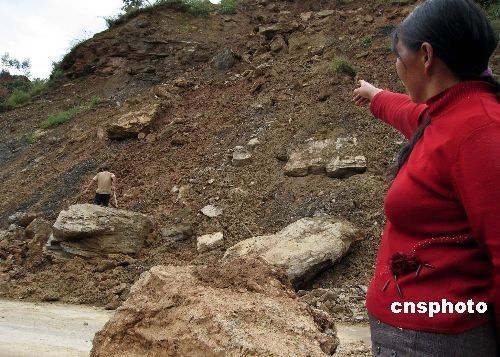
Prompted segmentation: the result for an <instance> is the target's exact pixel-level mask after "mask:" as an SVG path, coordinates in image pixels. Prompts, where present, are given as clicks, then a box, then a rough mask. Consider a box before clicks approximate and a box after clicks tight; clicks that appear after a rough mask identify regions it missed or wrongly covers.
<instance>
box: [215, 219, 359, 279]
mask: <svg viewBox="0 0 500 357" xmlns="http://www.w3.org/2000/svg"><path fill="white" fill-rule="evenodd" d="M360 238H361V236H360V234H359V232H358V230H357V229H356V228H354V227H353V226H352V224H350V223H349V222H346V221H340V220H336V219H335V218H332V217H328V216H327V217H316V218H302V219H300V220H298V221H296V222H294V223H292V224H290V225H289V226H287V227H285V228H284V229H282V230H281V231H279V232H277V233H276V234H271V235H264V236H257V237H253V238H249V239H246V240H244V241H241V242H239V243H238V244H236V245H234V246H233V247H231V248H229V249H228V250H227V251H226V253H225V254H224V257H223V260H224V261H229V260H232V259H235V258H239V257H260V258H263V259H264V260H265V261H266V262H268V263H270V264H273V265H277V266H280V267H282V268H284V269H285V270H286V272H287V274H288V277H289V278H290V280H291V281H292V283H293V284H294V285H295V286H296V287H299V286H301V285H303V284H304V283H307V282H308V281H309V280H311V279H312V278H313V277H314V276H315V275H316V274H318V273H319V272H320V271H322V270H324V269H325V268H328V267H330V266H332V265H333V264H335V263H336V262H337V261H338V260H339V259H340V258H342V257H343V256H344V255H345V254H346V253H347V251H348V249H349V247H350V246H351V243H352V242H354V241H356V240H358V239H360Z"/></svg>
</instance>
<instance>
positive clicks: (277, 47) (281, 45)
mask: <svg viewBox="0 0 500 357" xmlns="http://www.w3.org/2000/svg"><path fill="white" fill-rule="evenodd" d="M286 47H287V45H286V42H285V39H284V38H283V36H281V35H277V36H275V37H274V38H273V40H272V42H271V45H270V48H271V52H274V53H276V52H280V51H282V50H284V49H286Z"/></svg>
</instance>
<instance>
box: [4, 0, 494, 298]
mask: <svg viewBox="0 0 500 357" xmlns="http://www.w3.org/2000/svg"><path fill="white" fill-rule="evenodd" d="M411 7H412V5H411V4H404V3H402V5H392V4H388V3H387V2H384V1H370V2H366V1H359V0H354V1H345V2H344V1H307V2H302V1H295V2H293V1H287V2H285V1H262V0H261V1H250V0H248V1H243V2H242V4H241V5H240V7H239V9H238V12H237V13H236V14H235V15H225V16H221V15H219V14H216V13H213V14H211V15H210V16H208V17H207V18H195V17H192V16H191V15H189V14H185V13H178V12H176V11H175V10H172V9H169V8H168V7H161V8H158V9H156V10H155V11H151V12H145V13H142V14H140V15H139V16H137V17H134V18H132V19H131V20H130V21H128V22H126V23H124V24H122V25H118V26H116V27H114V28H112V29H110V30H108V31H105V32H102V33H100V34H97V35H95V36H94V38H93V39H91V40H89V41H87V42H85V43H84V44H82V45H80V46H79V47H78V48H77V49H76V50H75V51H74V53H73V54H72V55H70V56H68V58H67V59H66V60H65V62H64V63H63V68H64V69H65V70H66V72H67V74H68V76H69V77H70V78H68V79H66V80H64V81H63V82H62V83H61V84H60V86H58V87H57V88H55V89H53V90H51V91H49V92H47V93H45V94H43V95H40V96H39V97H37V98H35V100H34V101H33V102H32V103H30V104H28V105H26V106H24V107H22V108H19V109H16V110H13V111H10V112H6V113H2V114H0V179H1V181H2V185H0V196H1V197H2V200H1V201H0V221H1V222H2V223H3V224H6V219H7V217H8V216H9V215H10V214H12V213H13V212H16V211H19V210H31V211H40V212H42V213H43V215H44V216H45V217H47V218H48V219H50V220H54V219H55V218H56V216H57V214H58V212H59V211H60V210H61V209H63V208H65V207H68V206H69V205H70V204H74V203H78V202H80V203H81V202H87V201H89V199H90V196H80V194H81V191H82V188H83V187H84V186H85V185H86V183H87V182H88V181H89V180H90V179H91V178H92V177H93V175H94V174H95V171H96V168H97V166H98V165H99V164H100V163H102V162H103V161H107V162H110V163H111V165H112V171H114V172H115V173H116V175H117V177H118V191H119V192H118V193H119V194H118V197H119V203H120V208H124V209H130V210H134V211H139V212H142V213H146V214H149V215H151V216H152V217H153V218H154V219H155V221H156V224H157V226H158V232H159V230H160V229H161V228H162V227H168V226H170V225H172V224H176V223H186V224H189V225H191V226H192V227H193V230H194V232H195V235H200V234H205V233H212V232H215V231H222V232H224V236H225V237H226V238H227V239H226V242H225V248H228V247H229V246H231V245H233V244H234V243H236V242H238V241H241V240H242V239H245V238H248V237H249V236H250V235H251V234H253V235H260V234H268V233H273V232H276V231H278V230H280V229H281V228H283V227H284V226H286V225H287V224H289V223H291V222H293V221H295V220H297V219H299V218H302V217H304V216H313V215H318V214H331V215H337V216H340V217H342V218H346V219H348V220H350V221H352V222H353V223H355V224H356V225H358V226H359V227H360V228H362V229H364V230H365V232H366V239H365V240H364V241H362V242H361V243H359V244H357V245H356V246H355V247H354V249H353V250H352V253H350V255H349V256H347V257H346V258H345V259H344V260H343V262H342V263H341V264H340V265H339V266H337V267H336V268H335V269H332V270H330V271H326V272H325V273H324V274H323V275H322V276H321V277H319V278H318V280H317V282H316V283H315V284H314V286H315V287H326V288H327V287H343V288H351V287H356V286H358V285H366V284H367V283H368V281H369V277H370V275H371V271H372V264H373V261H374V256H375V251H376V247H377V245H378V239H379V236H380V232H381V227H382V226H383V223H384V216H383V211H382V202H383V196H384V192H385V190H386V187H387V181H386V179H385V173H386V171H387V169H388V167H389V166H390V164H391V162H392V160H393V157H394V155H395V153H396V152H397V150H398V148H399V147H400V145H401V143H402V138H401V137H400V136H399V135H398V134H397V133H395V132H394V131H393V130H392V129H390V128H388V127H387V126H385V125H384V124H382V123H380V122H378V121H377V120H375V119H374V118H372V117H371V116H370V115H369V114H368V112H367V111H366V110H364V109H360V108H356V107H355V106H353V105H352V103H351V93H352V90H353V89H354V88H355V85H356V81H355V79H356V78H352V77H350V76H349V75H344V74H336V73H333V72H332V71H331V70H330V68H329V67H330V64H331V63H332V61H333V60H334V59H335V58H336V57H338V56H342V57H344V58H346V59H347V60H348V61H349V62H350V63H351V64H353V65H354V66H355V67H356V68H357V69H358V77H359V78H364V79H367V80H369V81H372V82H374V83H375V84H377V85H379V86H382V87H388V88H391V89H396V90H402V87H401V84H400V83H399V82H398V81H397V78H396V74H395V70H394V64H393V63H394V58H393V56H392V55H391V53H390V50H389V45H388V43H389V40H388V37H387V35H388V34H389V33H390V31H391V28H392V27H391V26H393V25H396V24H397V23H398V22H400V21H401V20H402V19H403V18H404V17H405V16H406V15H407V14H408V13H409V11H410V9H411ZM322 10H333V11H332V12H331V13H329V12H321V11H322ZM308 11H312V12H313V14H312V15H311V17H310V18H309V19H306V17H307V16H302V17H301V14H303V13H305V12H308ZM267 26H279V27H280V29H279V30H278V34H280V35H281V36H282V39H283V41H282V42H281V46H283V47H284V48H283V49H281V50H280V49H279V46H280V43H278V42H277V41H278V40H277V39H276V38H275V41H272V39H271V38H270V37H268V38H266V35H263V34H260V33H259V27H261V28H262V27H267ZM225 48H228V49H231V50H232V51H233V52H234V53H235V54H236V58H237V61H236V64H235V65H234V66H233V67H232V68H230V69H228V70H218V69H217V68H215V62H214V60H213V58H214V57H215V56H216V55H217V54H218V53H220V52H221V51H222V50H223V49H225ZM495 61H496V62H495V63H498V57H497V58H496V59H495ZM495 63H494V64H495ZM165 93H166V94H165ZM92 96H99V97H100V98H101V100H102V101H101V103H100V104H99V105H98V106H97V107H96V108H94V109H93V110H91V111H87V112H84V113H82V114H79V115H77V116H76V117H75V118H74V119H73V120H71V121H70V122H67V123H65V124H63V125H61V126H59V127H57V128H55V129H50V130H48V131H46V132H45V133H44V135H43V136H41V137H40V138H39V139H38V140H37V141H36V142H33V140H30V138H31V139H32V138H33V135H32V134H33V133H34V132H35V130H36V129H37V128H38V127H39V125H40V122H41V121H42V120H43V119H45V118H46V117H47V115H49V114H51V113H55V112H58V111H59V110H62V109H67V108H69V107H71V106H73V105H77V104H80V103H83V102H86V101H88V100H89V99H90V98H91V97H92ZM124 103H126V104H127V105H141V103H161V104H163V105H164V106H165V108H166V109H165V111H164V112H163V114H162V115H161V117H160V118H158V119H157V120H156V121H155V122H154V124H153V125H152V127H151V128H150V129H149V130H148V131H147V132H146V133H145V134H149V135H148V136H147V137H146V139H142V140H138V139H129V140H124V141H111V140H106V139H102V136H101V137H100V136H99V135H98V134H99V133H102V132H103V129H105V128H106V127H107V126H108V125H110V124H111V123H112V122H113V121H114V120H116V118H117V113H119V112H120V111H121V110H123V108H124ZM337 136H355V137H356V138H357V139H358V146H359V148H360V150H361V152H362V153H363V154H364V155H365V156H366V157H367V162H368V170H367V172H366V173H364V174H362V175H356V176H352V177H350V178H348V179H345V180H336V179H332V178H329V177H326V176H322V175H311V176H307V177H299V178H297V177H287V176H285V175H284V173H283V166H284V162H283V161H282V160H283V158H284V157H286V155H287V153H289V152H290V151H291V150H293V149H294V148H296V147H298V146H299V145H301V144H302V143H304V142H305V141H306V140H308V139H311V138H312V139H325V138H332V137H337ZM253 137H257V138H258V139H259V141H260V142H261V144H260V145H259V146H258V147H257V148H255V149H254V151H253V160H252V162H251V163H250V164H249V165H247V166H243V167H234V166H232V165H231V154H232V149H233V148H234V147H235V146H237V145H245V144H246V143H247V142H248V141H249V140H250V139H251V138H253ZM209 180H210V181H209ZM211 180H214V181H213V182H212V181H211ZM209 182H211V183H209ZM175 186H176V187H177V188H182V191H183V192H184V194H183V196H182V197H179V194H178V193H176V192H175V189H174V190H173V188H174V187H175ZM172 190H173V191H174V192H172ZM211 203H213V204H217V205H218V206H220V207H222V208H223V210H224V214H223V215H222V216H220V217H217V218H212V219H210V218H208V217H205V216H204V215H202V214H201V213H200V212H199V210H200V209H201V208H202V207H203V206H205V205H207V204H211ZM18 245H19V247H17V248H16V249H14V250H13V249H11V248H8V247H7V248H6V247H2V249H4V250H5V251H8V252H9V249H11V251H12V252H11V253H9V254H12V256H13V258H12V259H11V264H10V265H9V266H8V267H7V268H5V267H4V268H3V269H2V270H3V272H1V273H0V274H1V275H0V296H5V297H13V298H25V299H33V300H39V299H44V300H62V301H67V302H76V303H89V304H100V305H104V304H107V303H110V302H113V301H116V300H117V299H118V300H123V299H124V297H126V295H127V292H128V287H129V286H130V284H131V283H132V282H133V281H135V280H136V279H137V278H138V276H139V274H140V273H141V272H143V271H145V270H147V269H148V268H149V267H150V266H153V265H156V264H160V263H165V264H171V263H174V264H188V263H189V264H202V263H204V264H211V263H213V262H216V261H217V259H219V258H220V257H221V256H222V254H223V251H224V250H223V249H221V250H217V251H213V252H208V253H204V254H199V255H198V254H196V252H195V242H194V241H193V240H191V241H187V242H182V243H168V242H166V241H165V240H162V239H161V238H160V237H159V236H158V237H157V238H154V239H151V241H149V242H148V245H147V247H146V249H145V250H144V252H143V253H142V255H141V256H139V257H136V258H137V259H136V260H133V261H132V262H130V261H126V262H125V263H124V262H123V261H122V262H120V261H119V259H118V261H117V264H116V265H115V266H116V267H115V268H113V269H108V270H106V269H104V271H102V270H103V269H100V268H99V263H100V262H99V261H84V260H82V259H74V260H72V261H68V262H48V261H46V262H45V263H44V264H42V265H40V266H39V268H38V269H34V268H31V269H27V268H26V262H27V261H28V260H29V259H30V258H29V256H28V257H26V256H23V254H20V253H19V252H20V251H22V249H23V247H22V243H19V244H18ZM16 252H17V253H16ZM13 272H14V273H13Z"/></svg>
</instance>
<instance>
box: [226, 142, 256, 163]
mask: <svg viewBox="0 0 500 357" xmlns="http://www.w3.org/2000/svg"><path fill="white" fill-rule="evenodd" d="M251 160H252V154H250V152H248V151H247V150H246V149H245V148H244V147H243V146H236V147H235V148H234V152H233V160H232V161H231V163H232V164H233V166H243V165H246V164H248V163H249V162H251Z"/></svg>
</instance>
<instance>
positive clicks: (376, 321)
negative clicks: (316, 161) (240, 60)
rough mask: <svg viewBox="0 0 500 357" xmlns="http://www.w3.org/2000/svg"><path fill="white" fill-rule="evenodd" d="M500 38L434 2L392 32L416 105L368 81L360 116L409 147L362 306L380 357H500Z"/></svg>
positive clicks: (474, 10)
mask: <svg viewBox="0 0 500 357" xmlns="http://www.w3.org/2000/svg"><path fill="white" fill-rule="evenodd" d="M496 45H497V36H496V34H495V32H494V31H493V30H492V28H491V26H490V24H489V22H488V20H487V19H486V16H485V15H484V12H483V11H482V10H481V9H480V8H479V6H477V5H476V4H475V3H474V2H473V1H472V0H428V1H426V2H424V3H423V4H421V5H420V6H418V7H417V8H416V9H415V10H414V11H413V12H412V13H411V14H410V15H409V16H408V18H406V19H405V20H404V21H403V23H402V24H401V25H400V26H399V27H398V28H397V29H396V31H395V34H394V38H393V49H394V52H395V54H396V56H397V60H396V71H397V73H398V75H399V77H400V79H401V80H402V81H403V83H404V85H405V87H406V89H407V92H408V94H409V95H403V94H397V93H392V92H389V91H385V90H382V89H379V88H376V87H374V86H372V85H371V84H369V83H368V82H365V81H360V87H359V88H357V89H356V90H355V91H354V101H355V103H356V104H357V105H365V104H368V103H370V109H371V111H372V113H373V114H374V115H375V116H376V117H378V118H380V119H381V120H383V121H385V122H386V123H388V124H390V125H392V126H393V127H395V128H396V129H397V130H399V131H400V132H401V133H402V134H403V135H404V136H405V137H406V138H407V139H409V142H408V144H407V145H406V146H405V147H404V148H403V150H402V151H401V153H400V156H399V158H398V161H397V164H396V166H395V172H394V180H393V182H392V184H391V187H390V189H389V191H388V193H387V196H386V199H385V202H384V210H385V214H386V217H387V224H386V226H385V228H384V232H383V234H382V239H381V242H380V248H379V252H378V256H377V261H376V268H375V274H374V277H373V279H372V281H371V283H370V286H369V289H368V293H367V298H366V306H367V309H368V313H369V315H370V327H371V333H372V351H373V354H374V355H376V356H439V357H441V356H482V357H485V356H497V355H498V354H499V353H500V348H499V344H500V105H499V102H498V93H499V88H500V86H499V85H498V83H497V82H496V81H495V80H494V78H493V76H492V73H491V70H490V69H489V68H488V62H489V59H490V56H491V55H492V53H493V51H494V50H495V48H496Z"/></svg>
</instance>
